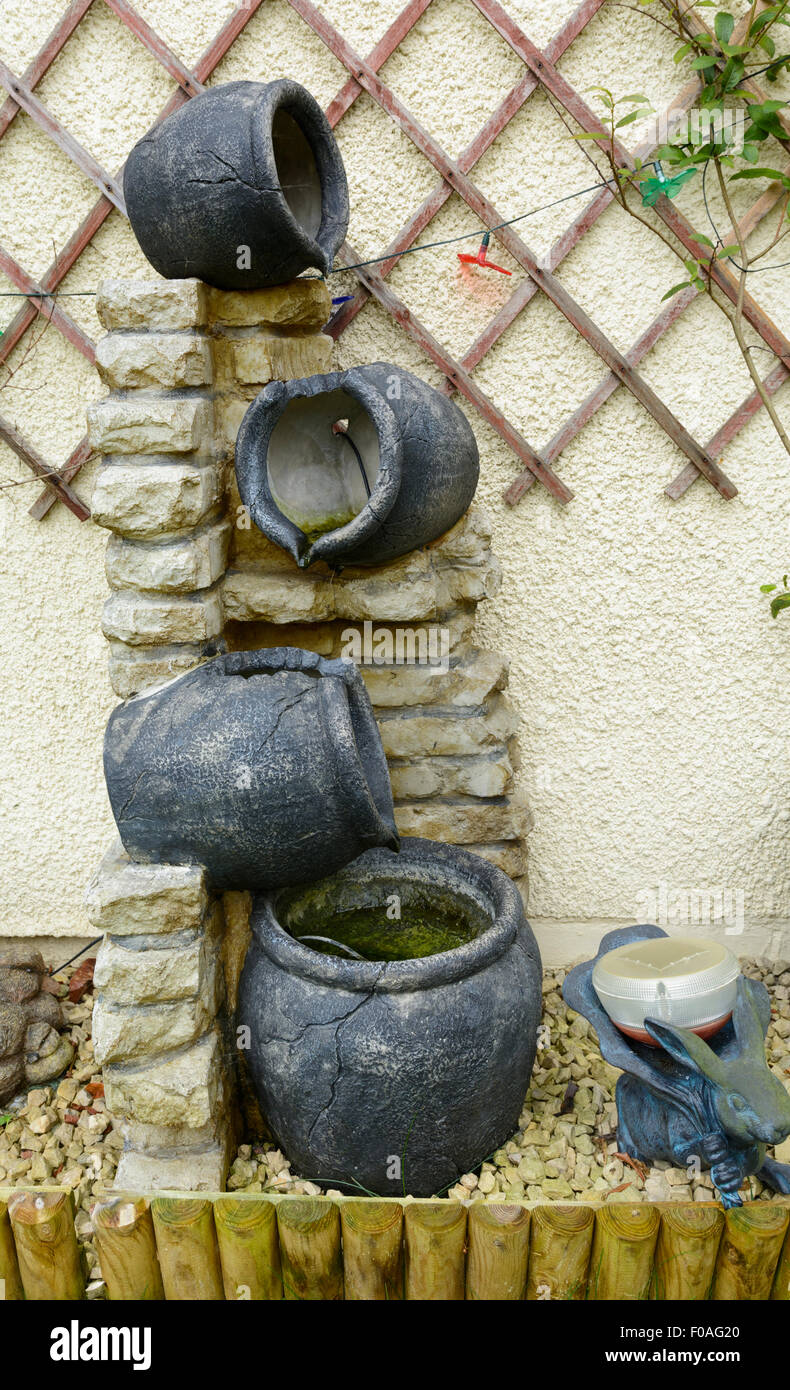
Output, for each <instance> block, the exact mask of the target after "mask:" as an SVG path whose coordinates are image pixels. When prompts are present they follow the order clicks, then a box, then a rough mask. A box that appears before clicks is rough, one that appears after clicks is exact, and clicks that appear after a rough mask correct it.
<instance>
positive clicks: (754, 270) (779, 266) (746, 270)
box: [702, 160, 790, 275]
mask: <svg viewBox="0 0 790 1390" xmlns="http://www.w3.org/2000/svg"><path fill="white" fill-rule="evenodd" d="M707 176H708V161H707V160H706V161H705V165H704V168H703V170H702V201H703V202H704V204H705V212H706V213H707V217H708V221H709V222H710V225H711V230H712V232H713V235H714V236H715V238H716V240H717V241H718V243H719V245H720V246H724V245H725V242H724V241H723V240H722V235H721V232H720V231H719V229H718V227H717V226H716V223H715V222H714V220H713V213H712V212H711V210H710V204H709V203H708V194H707V191H706V188H705V180H706V179H707ZM723 259H724V260H725V261H730V262H731V263H732V265H734V266H735V269H736V270H739V271H740V272H741V274H742V275H758V274H759V273H760V271H762V270H783V269H784V267H785V266H788V265H790V261H779V262H774V264H773V265H739V263H738V261H736V259H735V257H734V256H724V257H723Z"/></svg>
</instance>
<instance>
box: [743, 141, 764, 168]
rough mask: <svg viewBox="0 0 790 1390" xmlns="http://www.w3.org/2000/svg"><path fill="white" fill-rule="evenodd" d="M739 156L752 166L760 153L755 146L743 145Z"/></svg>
mask: <svg viewBox="0 0 790 1390" xmlns="http://www.w3.org/2000/svg"><path fill="white" fill-rule="evenodd" d="M741 154H742V155H743V158H744V159H748V161H749V163H750V164H754V162H755V160H756V159H759V158H760V151H759V150H758V148H757V146H756V145H750V144H744V147H743V149H742V150H741Z"/></svg>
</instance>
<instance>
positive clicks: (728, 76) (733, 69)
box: [723, 58, 746, 92]
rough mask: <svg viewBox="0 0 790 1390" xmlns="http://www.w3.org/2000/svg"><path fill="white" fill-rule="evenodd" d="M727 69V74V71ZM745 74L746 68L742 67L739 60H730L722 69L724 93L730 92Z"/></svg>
mask: <svg viewBox="0 0 790 1390" xmlns="http://www.w3.org/2000/svg"><path fill="white" fill-rule="evenodd" d="M728 68H729V72H728V71H727V69H728ZM745 72H746V68H745V67H744V64H743V63H742V62H741V59H740V58H731V59H730V61H729V62H728V63H727V67H726V68H725V69H724V74H723V77H724V90H725V92H732V91H733V90H734V89H735V88H736V87H737V86H738V83H739V82H740V81H741V79H742V78H743V76H744V74H745Z"/></svg>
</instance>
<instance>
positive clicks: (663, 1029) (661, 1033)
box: [645, 1018, 724, 1085]
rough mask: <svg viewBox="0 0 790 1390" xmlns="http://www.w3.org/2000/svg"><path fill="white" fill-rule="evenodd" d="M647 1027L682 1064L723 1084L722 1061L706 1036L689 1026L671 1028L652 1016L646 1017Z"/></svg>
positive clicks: (652, 1036)
mask: <svg viewBox="0 0 790 1390" xmlns="http://www.w3.org/2000/svg"><path fill="white" fill-rule="evenodd" d="M645 1028H646V1029H647V1031H648V1033H649V1034H650V1036H651V1038H653V1039H654V1040H655V1041H656V1042H657V1043H660V1044H661V1046H662V1047H663V1048H665V1049H666V1051H667V1052H668V1053H669V1054H670V1056H671V1057H674V1059H675V1061H676V1062H680V1064H681V1066H684V1067H690V1068H691V1070H692V1071H695V1072H697V1073H698V1074H699V1075H700V1076H704V1077H706V1078H707V1079H708V1081H713V1082H715V1083H717V1084H718V1085H721V1084H723V1078H724V1072H723V1069H722V1065H721V1062H720V1061H719V1058H718V1057H717V1056H716V1053H715V1052H714V1051H713V1049H712V1048H710V1047H708V1044H707V1043H706V1042H705V1040H704V1038H700V1037H699V1036H698V1035H697V1034H696V1033H692V1032H691V1030H690V1029H689V1028H671V1027H670V1026H669V1024H668V1023H657V1022H655V1021H654V1020H653V1019H652V1018H646V1019H645Z"/></svg>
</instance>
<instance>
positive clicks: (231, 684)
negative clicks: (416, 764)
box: [104, 647, 398, 890]
mask: <svg viewBox="0 0 790 1390" xmlns="http://www.w3.org/2000/svg"><path fill="white" fill-rule="evenodd" d="M104 773H105V777H106V779H107V790H108V792H109V796H110V804H111V806H112V810H113V815H114V816H115V819H116V822H117V825H118V830H119V832H120V835H121V840H122V841H123V844H124V847H125V848H126V850H127V852H128V854H129V855H130V857H131V858H132V859H133V860H135V861H138V862H143V863H170V864H194V863H198V864H203V865H204V866H205V868H206V869H207V870H208V873H209V875H210V877H211V880H212V882H213V883H214V885H215V886H216V887H219V888H249V889H252V890H260V889H262V888H271V887H275V886H280V885H282V884H295V883H307V882H310V881H311V880H313V879H316V878H319V877H320V876H321V875H322V874H327V873H331V872H333V870H335V869H337V868H339V867H340V866H341V865H343V864H346V863H348V861H349V860H350V859H353V858H354V857H355V856H356V855H358V854H360V853H361V852H362V851H363V850H365V849H368V848H370V847H371V846H374V845H387V846H389V847H391V848H393V849H396V848H397V846H398V833H397V831H396V829H395V822H394V819H393V809H392V791H391V788H390V781H389V773H388V770H387V763H386V759H385V757H384V752H383V749H382V747H381V739H380V736H379V731H378V726H377V724H376V721H375V719H374V717H373V711H372V709H371V707H370V701H369V699H368V695H367V691H366V690H365V685H364V682H363V680H362V677H361V676H360V674H359V671H358V669H357V667H356V666H355V665H354V664H353V662H350V661H344V660H337V661H326V660H324V659H323V658H322V657H319V656H317V655H316V654H315V652H304V651H301V650H298V649H296V648H290V647H280V648H273V649H269V650H265V651H254V652H232V653H231V654H229V655H226V656H219V657H215V659H214V660H213V661H208V662H206V663H205V665H203V666H198V667H197V668H196V669H195V670H194V671H190V672H188V673H187V675H185V676H180V677H178V679H177V680H174V681H170V682H169V683H168V684H167V685H165V686H162V687H160V688H159V689H158V690H154V691H151V692H149V693H147V694H142V695H138V696H136V697H135V698H134V699H131V700H126V701H125V702H124V703H123V704H121V705H119V706H118V707H117V709H115V710H114V711H113V713H112V714H111V715H110V720H109V723H108V725H107V732H106V734H105V738H104Z"/></svg>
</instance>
